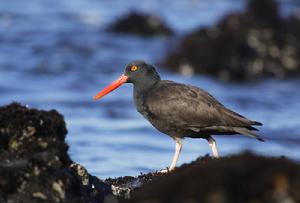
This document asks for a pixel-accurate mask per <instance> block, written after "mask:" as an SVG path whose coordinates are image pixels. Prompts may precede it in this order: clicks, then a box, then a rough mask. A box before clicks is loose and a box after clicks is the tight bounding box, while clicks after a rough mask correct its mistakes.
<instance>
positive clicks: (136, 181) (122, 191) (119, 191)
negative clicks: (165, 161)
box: [105, 172, 164, 199]
mask: <svg viewBox="0 0 300 203" xmlns="http://www.w3.org/2000/svg"><path fill="white" fill-rule="evenodd" d="M163 175H164V174H163V173H159V172H155V173H147V174H141V175H139V176H137V177H132V176H124V177H118V178H114V179H113V178H108V179H106V180H105V183H107V184H109V185H111V189H112V192H113V194H114V195H115V196H117V197H119V198H120V199H130V198H131V196H132V193H133V192H134V191H136V190H138V189H139V188H140V187H142V186H143V185H144V184H146V183H149V182H151V181H153V180H154V179H159V178H160V177H161V176H163Z"/></svg>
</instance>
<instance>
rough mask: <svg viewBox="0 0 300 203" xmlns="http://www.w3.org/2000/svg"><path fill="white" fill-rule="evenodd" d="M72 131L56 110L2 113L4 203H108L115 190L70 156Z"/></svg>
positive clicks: (0, 186) (16, 108) (17, 108)
mask: <svg viewBox="0 0 300 203" xmlns="http://www.w3.org/2000/svg"><path fill="white" fill-rule="evenodd" d="M66 133H67V130H66V126H65V122H64V119H63V117H62V116H61V115H60V114H59V113H58V112H57V111H55V110H51V111H39V110H36V109H29V108H27V107H24V106H21V105H19V104H17V103H13V104H11V105H8V106H4V107H1V108H0V159H1V162H0V202H4V203H5V202H20V203H21V202H31V203H34V202H92V203H96V202H103V201H104V200H105V199H111V200H112V199H113V197H112V195H111V188H110V186H109V185H107V184H105V183H103V182H102V181H101V180H99V179H97V178H96V177H93V176H91V175H90V174H88V173H87V171H86V170H85V169H84V168H83V167H82V166H80V165H78V164H75V163H73V162H72V160H71V159H70V157H69V155H68V154H67V150H68V146H67V144H66V143H65V136H66Z"/></svg>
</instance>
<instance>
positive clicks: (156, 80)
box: [95, 61, 263, 169]
mask: <svg viewBox="0 0 300 203" xmlns="http://www.w3.org/2000/svg"><path fill="white" fill-rule="evenodd" d="M133 67H134V68H133ZM120 78H123V80H122V82H121V83H120V84H119V83H118V84H117V85H116V87H118V86H120V85H121V84H122V83H124V82H129V83H133V85H134V101H135V105H136V108H137V110H138V111H139V112H140V113H141V114H142V115H143V116H144V117H145V118H146V119H147V120H149V122H150V123H151V124H152V125H153V126H154V127H155V128H156V129H158V130H159V131H161V132H163V133H165V134H167V135H169V136H171V137H172V138H174V139H175V140H176V153H175V155H174V158H173V161H172V164H171V167H170V169H173V168H174V167H175V164H176V161H177V159H178V155H179V152H180V150H181V146H182V144H181V139H182V138H184V137H192V138H205V139H207V140H208V141H209V144H210V146H211V147H212V149H213V153H214V155H215V156H218V152H217V148H216V143H215V140H214V139H213V138H212V137H211V135H220V134H227V135H231V134H244V135H248V136H250V137H254V138H256V139H258V140H260V141H263V139H262V138H260V137H259V136H258V135H257V134H255V133H254V132H253V131H257V129H256V128H254V127H253V125H254V126H255V125H262V124H261V123H259V122H257V121H251V120H248V119H247V118H245V117H243V116H241V115H240V114H238V113H235V112H233V111H231V110H230V109H228V108H226V107H225V106H223V105H222V104H221V103H220V102H218V101H217V100H216V99H215V98H214V97H213V96H212V95H210V94H209V93H207V92H206V91H204V90H203V89H200V88H198V87H194V86H191V85H185V84H180V83H176V82H173V81H169V80H161V79H160V76H159V74H158V73H157V72H156V70H155V68H154V67H153V66H151V65H149V64H146V63H145V62H143V61H133V62H131V63H129V64H128V65H127V66H126V68H125V73H124V75H122V76H121V77H120ZM119 80H120V79H119ZM113 84H114V83H113ZM114 85H115V84H114ZM109 87H110V86H109ZM116 87H115V86H113V87H112V88H111V89H109V90H106V91H105V90H103V91H101V92H100V93H99V94H98V95H97V96H95V98H96V99H98V98H100V97H102V96H104V95H105V94H107V93H109V92H110V91H112V90H113V89H115V88H116Z"/></svg>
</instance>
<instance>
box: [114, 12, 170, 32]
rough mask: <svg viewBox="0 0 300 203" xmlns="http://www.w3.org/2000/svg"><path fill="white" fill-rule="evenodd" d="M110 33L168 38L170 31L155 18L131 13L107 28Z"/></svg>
mask: <svg viewBox="0 0 300 203" xmlns="http://www.w3.org/2000/svg"><path fill="white" fill-rule="evenodd" d="M108 30H109V31H111V32H116V33H128V34H136V35H140V36H145V37H149V36H170V35H172V33H173V32H172V30H171V29H170V28H169V27H168V26H167V25H166V24H165V23H164V22H163V21H162V20H161V19H160V18H159V17H157V16H153V15H147V14H142V13H138V12H131V13H130V14H128V15H127V16H124V17H121V18H120V19H119V20H117V21H116V22H115V23H113V24H112V25H110V26H109V28H108Z"/></svg>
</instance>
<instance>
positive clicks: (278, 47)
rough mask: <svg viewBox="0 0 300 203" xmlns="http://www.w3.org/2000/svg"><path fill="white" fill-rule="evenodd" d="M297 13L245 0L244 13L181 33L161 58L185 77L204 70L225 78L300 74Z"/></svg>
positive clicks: (272, 3)
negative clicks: (175, 44) (288, 13)
mask: <svg viewBox="0 0 300 203" xmlns="http://www.w3.org/2000/svg"><path fill="white" fill-rule="evenodd" d="M297 16H299V15H298V14H297V15H295V17H294V16H293V17H289V18H287V19H285V18H281V17H280V15H279V12H278V5H277V3H276V2H275V1H273V0H249V2H248V6H247V9H246V11H245V12H244V13H232V14H229V15H227V16H225V17H224V18H223V19H221V20H220V22H218V23H217V24H216V25H214V26H211V27H207V28H199V29H197V30H195V31H193V32H192V33H190V34H188V35H187V36H185V37H184V38H183V39H182V40H181V42H180V44H179V46H178V48H177V49H176V50H174V51H172V52H171V53H170V54H168V55H167V56H166V58H165V59H164V60H163V61H162V65H164V66H165V67H167V68H169V69H171V70H174V71H177V72H180V73H182V74H185V75H191V74H193V73H200V74H207V75H211V76H213V77H216V78H218V79H220V80H224V81H254V80H259V79H263V78H266V77H273V78H286V77H295V76H297V75H298V76H299V73H300V35H299V33H300V20H299V17H297Z"/></svg>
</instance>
